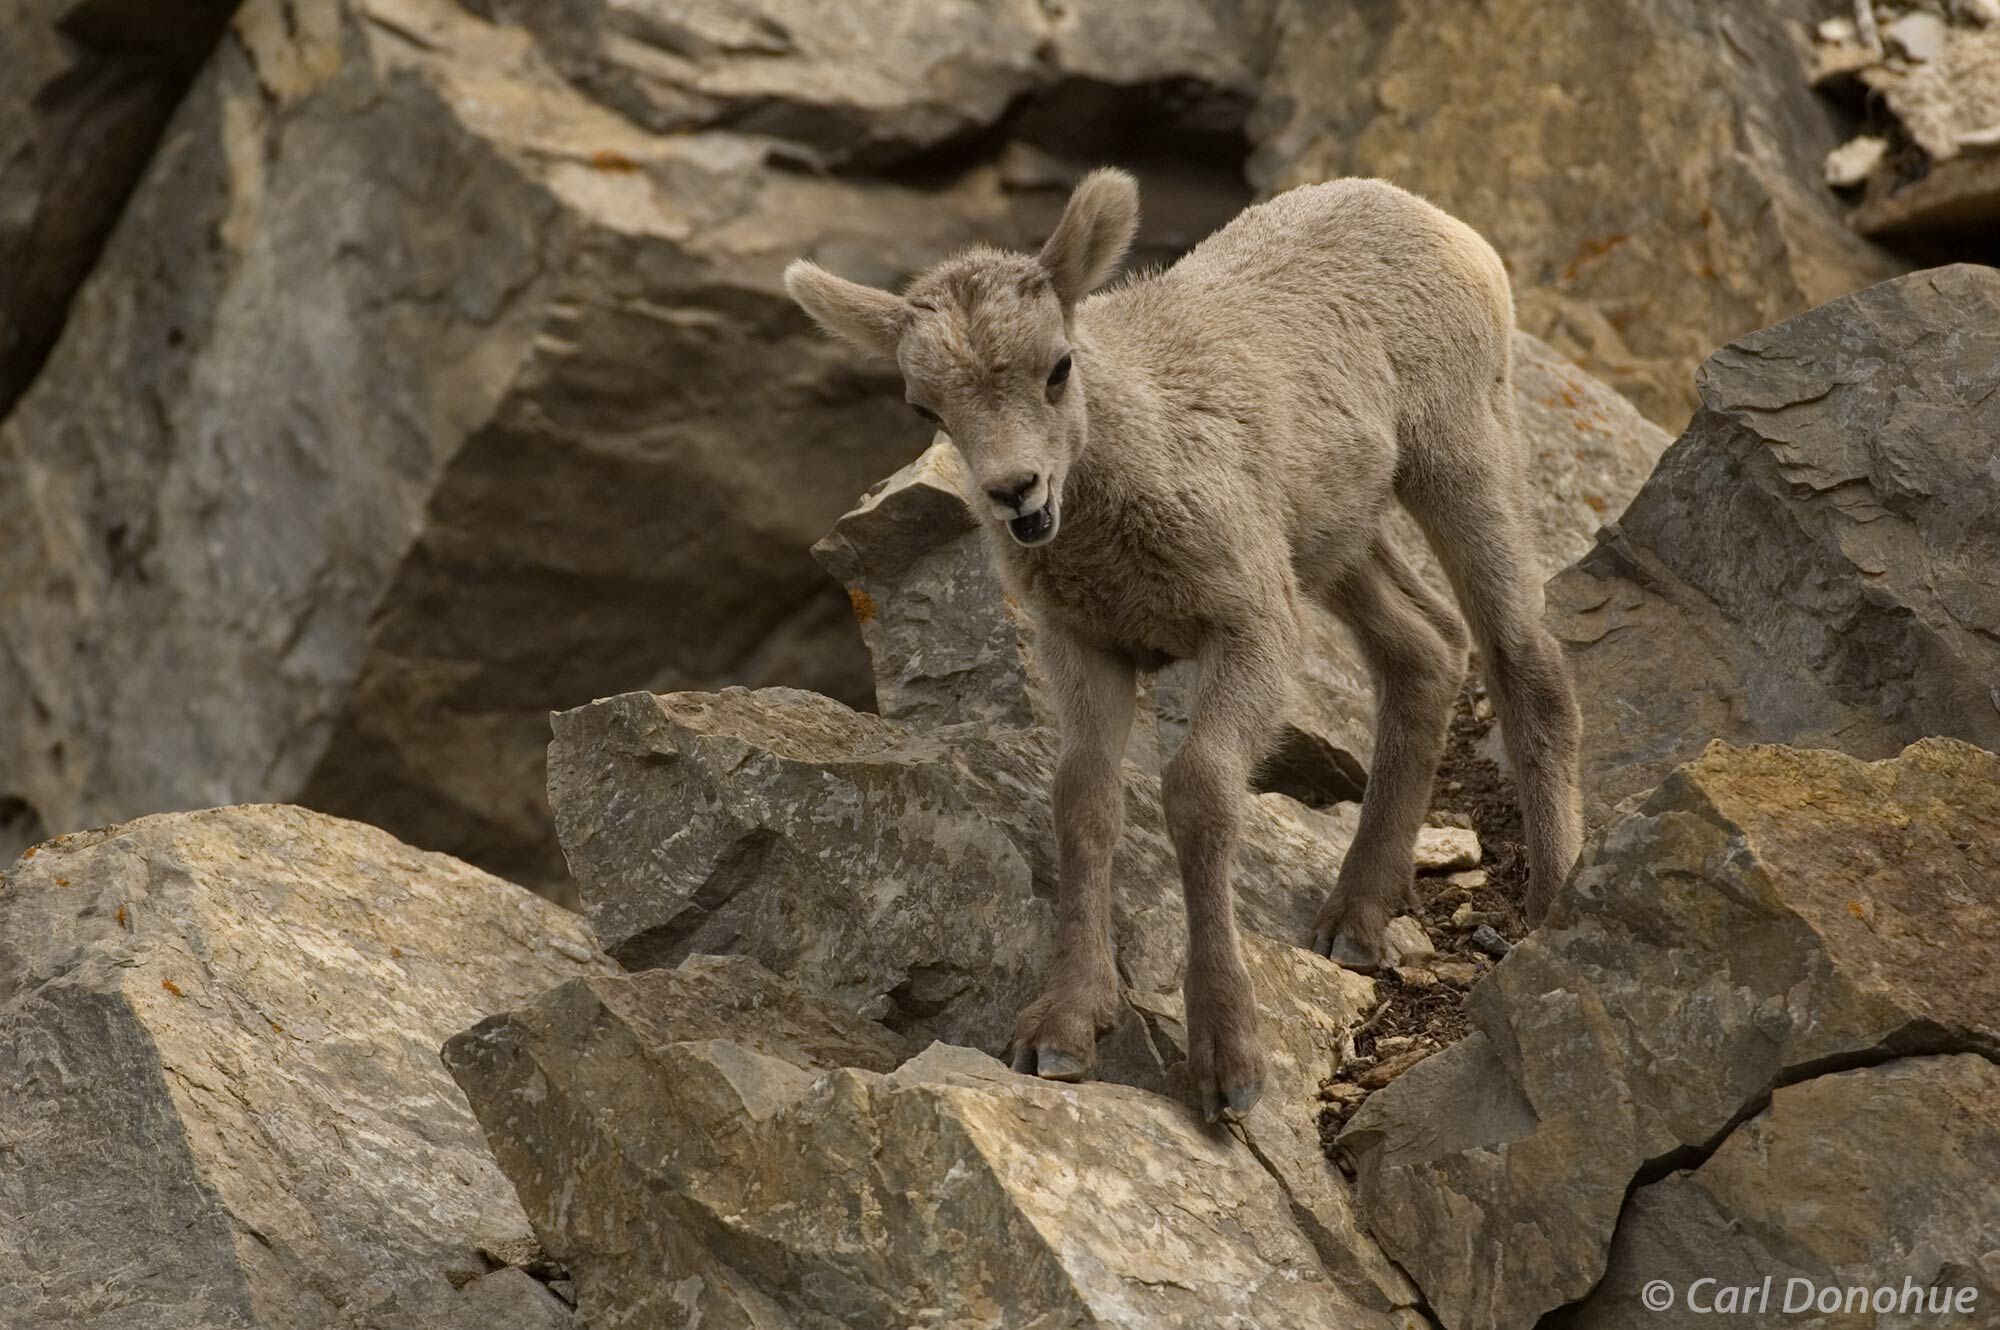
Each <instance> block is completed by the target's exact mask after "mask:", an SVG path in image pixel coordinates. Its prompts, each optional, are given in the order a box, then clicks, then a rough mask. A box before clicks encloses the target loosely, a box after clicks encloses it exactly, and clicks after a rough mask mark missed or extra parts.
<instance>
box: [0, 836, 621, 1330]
mask: <svg viewBox="0 0 2000 1330" xmlns="http://www.w3.org/2000/svg"><path fill="white" fill-rule="evenodd" d="M611 969H612V967H611V966H610V964H609V963H608V962H607V961H606V960H604V959H603V958H602V957H601V956H599V955H597V953H596V950H595V947H594V945H593V944H592V939H591V937H590V934H589V932H588V931H587V930H586V929H585V928H584V927H583V925H582V923H581V921H579V920H578V919H576V917H575V916H574V915H571V914H568V913H566V912H565V911H562V910H560V909H557V908H556V907H554V906H552V905H550V904H549V903H547V902H545V901H542V900H538V899H536V898H535V897H534V896H532V895H530V894H529V893H527V892H525V891H522V890H521V889H519V888H517V887H515V886H512V885H511V884H509V883H505V882H501V881H499V880H498V879H496V878H492V877H488V876H487V875H486V874H484V873H481V872H478V871H477V870H474V869H472V868H470V867H468V866H466V865H464V864H461V863H458V862H456V861H454V860H450V859H446V858H444V857H443V856H440V855H430V854H425V853H422V852H421V851H417V850H413V849H411V848H409V847H408V846H405V845H402V844H401V843H399V842H397V841H396V840H394V839H393V838H391V837H390V836H388V835H386V834H385V833H383V832H380V831H377V830H375V829H374V828H371V827H363V826H358V825H355V824H353V823H347V822H341V821H337V820H335V819H332V818H327V817H323V816H320V815H318V814H313V813H307V812H305V811H303V810H300V809H295V808H280V807H246V808H230V809H219V810H215V811H213V812H204V813H187V814H169V815H163V816H159V817H152V818H146V819H144V820H142V821H139V822H135V823H132V824H130V825H128V826H123V827H114V828H109V829H105V830H100V831H92V832H86V833H84V834H81V835H76V836H66V837H60V838H58V839H56V840H54V841H51V842H49V843H47V844H45V845H43V846H40V847H39V848H37V849H35V850H33V851H31V852H30V853H29V854H28V855H27V856H25V857H24V858H22V860H21V861H20V862H19V863H18V864H16V865H15V867H14V868H13V870H12V871H10V872H9V873H7V874H6V875H5V877H4V878H0V1140H4V1141H5V1142H6V1144H7V1153H8V1164H7V1167H6V1169H5V1170H0V1296H4V1298H5V1299H6V1305H7V1306H8V1308H9V1309H10V1311H9V1315H10V1316H12V1317H15V1318H18V1319H19V1321H20V1323H22V1324H35V1325H61V1326H74V1327H79V1330H84V1328H95V1327H102V1328H103V1330H111V1328H112V1327H129V1326H137V1325H144V1326H147V1327H149V1330H150V1328H152V1327H158V1328H159V1330H207V1328H208V1327H214V1326H244V1327H250V1326H256V1327H272V1328H273V1330H277V1328H279V1327H282V1328H283V1330H295V1328H297V1330H303V1328H304V1327H308V1326H313V1327H318V1326H325V1327H343V1328H346V1327H353V1328H354V1330H360V1328H361V1327H368V1328H369V1330H393V1328H395V1327H410V1328H411V1330H415V1328H416V1327H425V1328H426V1330H428V1327H432V1326H436V1325H438V1324H440V1323H444V1324H454V1323H455V1322H454V1321H453V1320H452V1318H453V1317H454V1316H456V1315H458V1314H459V1312H460V1310H461V1309H462V1300H461V1294H460V1293H459V1291H458V1290H459V1286H461V1285H466V1284H468V1283H471V1282H472V1281H475V1280H477V1281H478V1283H479V1284H480V1285H484V1284H485V1283H486V1281H484V1280H480V1279H479V1276H481V1275H485V1274H487V1273H488V1271H489V1270H491V1269H492V1267H493V1264H494V1259H493V1258H492V1257H490V1256H489V1255H488V1253H491V1252H520V1253H526V1252H529V1251H532V1250H533V1244H532V1234H531V1232H530V1230H529V1228H528V1225H527V1220H526V1218H525V1216H524V1215H523V1214H522V1212H521V1208H520V1205H519V1203H518V1202H517V1201H516V1200H515V1197H514V1195H513V1192H512V1190H511V1189H510V1188H509V1187H508V1185H507V1183H506V1181H505V1179H503V1178H502V1176H501V1175H500V1172H499V1170H498V1169H497V1168H496V1167H495V1165H494V1162H493V1160H492V1158H491V1157H490V1156H489V1155H488V1153H487V1151H486V1149H485V1146H484V1145H483V1143H482V1142H481V1140H480V1136H479V1131H478V1128H477V1125H476V1124H475V1123H474V1121H473V1119H472V1117H471V1115H470V1113H468V1112H467V1109H466V1105H465V1101H464V1099H463V1097H462V1096H461V1095H460V1093H459V1092H458V1090H457V1088H456V1087H455V1086H454V1085H453V1084H452V1082H451V1079H450V1078H449V1077H448V1076H447V1075H446V1074H445V1072H444V1069H443V1068H442V1067H440V1066H439V1065H438V1061H437V1057H436V1051H435V1050H436V1047H437V1045H438V1043H440V1042H441V1041H442V1040H443V1039H444V1038H445V1037H446V1036H447V1035H449V1034H451V1033H453V1032H455V1031H457V1030H461V1029H463V1028H464V1027H465V1026H466V1025H467V1024H468V1023H469V1022H471V1021H473V1020H476V1019H478V1017H479V1016H480V1015H481V1014H482V1013H484V1012H487V1011H490V1010H492V1009H494V1008H495V1007H504V1006H510V1005H513V1004H517V1003H520V1002H524V1001H526V1000H527V999H528V998H529V997H530V996H532V995H534V994H536V993H539V992H540V991H542V990H543V989H545V988H547V987H548V986H549V985H551V984H555V983H559V982H562V981H564V980H566V979H570V978H573V977H575V976H577V975H582V974H602V973H608V972H610V971H611ZM515 1293H516V1294H520V1295H525V1290H521V1289H520V1288H519V1287H518V1285H516V1286H515ZM477 1296H478V1299H479V1300H480V1301H479V1303H478V1305H492V1302H493V1300H499V1301H501V1302H502V1303H503V1304H504V1303H507V1302H511V1303H512V1305H514V1306H516V1307H520V1306H533V1303H532V1301H531V1300H529V1301H524V1298H523V1297H520V1296H514V1295H509V1294H507V1286H506V1284H505V1283H504V1282H503V1283H501V1284H498V1285H496V1286H494V1287H490V1288H484V1289H482V1290H481V1291H480V1292H479V1293H478V1295H477ZM515 1323H519V1324H533V1322H532V1321H531V1320H528V1319H526V1318H525V1317H523V1318H522V1319H521V1320H519V1321H517V1322H515Z"/></svg>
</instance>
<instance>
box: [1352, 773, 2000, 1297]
mask: <svg viewBox="0 0 2000 1330" xmlns="http://www.w3.org/2000/svg"><path fill="white" fill-rule="evenodd" d="M1996 864H2000V757H1996V756H1995V755H1994V754H1992V753H1989V752H1986V751H1984V750H1982V749H1978V748H1974V747H1972V746H1971V745H1969V744H1964V743H1960V742H1957V741H1954V740H1949V739H1928V740H1925V741H1923V742H1921V743H1918V744H1916V745H1913V746H1912V747H1910V748H1909V749H1907V750H1906V751H1905V752H1904V753H1903V754H1902V755H1901V756H1899V757H1897V758H1895V759H1893V760H1886V761H1881V762H1875V763H1864V762H1861V761H1858V760H1856V759H1854V758H1851V757H1847V756H1845V755H1842V754H1839V753H1833V752H1826V751H1818V750H1791V749H1785V748H1778V747H1755V748H1744V749H1734V748H1730V747H1728V746H1726V745H1723V744H1720V743H1718V744H1714V745H1711V746H1710V747H1709V749H1708V750H1707V751H1706V752H1705V753H1704V754H1703V755H1702V756H1701V758H1700V759H1699V760H1698V761H1696V762H1694V763H1693V764H1691V765H1689V766H1686V767H1684V768H1682V769H1680V770H1678V771H1676V772H1675V773H1674V774H1672V775H1671V776H1669V777H1668V778H1667V779H1666V781H1665V782H1663V783H1662V784H1661V785H1660V787H1659V788H1658V789H1657V790H1655V791H1654V792H1653V793H1652V794H1651V795H1650V796H1648V797H1647V798H1646V799H1645V801H1644V802H1643V803H1642V804H1640V806H1639V807H1638V809H1637V810H1636V811H1635V812H1633V813H1632V814H1631V815H1630V816H1629V817H1627V818H1626V819H1625V820H1623V821H1621V822H1620V823H1618V824H1617V825H1615V826H1614V827H1612V828H1611V829H1610V830H1609V831H1607V832H1606V833H1604V834H1603V836H1602V837H1601V838H1600V839H1599V840H1598V841H1597V842H1596V843H1595V844H1594V845H1593V846H1591V847H1590V848H1588V849H1587V850H1586V852H1585V855H1584V858H1583V861H1582V863H1581V864H1580V865H1579V867H1578V870H1577V875H1576V877H1575V878H1574V879H1573V880H1572V885H1571V889H1570V890H1569V891H1568V892H1566V893H1564V894H1563V895H1562V896H1561V897H1560V898H1559V899H1558V900H1557V903H1556V905H1555V907H1554V910H1553V911H1552V913H1551V916H1550V918H1549V921H1548V923H1547V924H1546V925H1544V926H1543V927H1542V928H1541V929H1539V930H1537V931H1536V932H1535V933H1533V934H1531V935H1530V936H1529V937H1528V938H1526V939H1525V940H1523V941H1522V942H1520V943H1519V944H1517V945H1516V946H1515V947H1514V948H1513V950H1512V951H1511V952H1510V953H1509V955H1508V956H1507V958H1506V959H1505V960H1504V961H1502V962H1501V963H1500V964H1498V965H1497V966H1495V967H1494V968H1493V970H1492V972H1491V973H1490V975H1488V977H1487V978H1486V979H1485V980H1484V981H1482V982H1481V983H1479V984H1478V985H1477V986H1475V987H1474V989H1473V990H1472V993H1471V995H1470V999H1469V1001H1470V1003H1471V1007H1472V1015H1473V1018H1474V1020H1475V1022H1476V1023H1477V1025H1478V1033H1476V1034H1474V1035H1473V1036H1471V1037H1469V1038H1467V1039H1465V1040H1464V1041H1463V1042H1461V1043H1459V1044H1457V1045H1455V1046H1453V1047H1452V1048H1449V1049H1446V1050H1445V1051H1444V1052H1442V1053H1440V1054H1438V1055H1437V1056H1435V1057H1432V1058H1430V1059H1427V1060H1426V1061H1424V1062H1422V1063H1420V1064H1419V1065H1418V1066H1416V1067H1415V1068H1413V1069H1412V1070H1410V1071H1409V1072H1408V1073H1406V1074H1405V1075H1403V1076H1402V1077H1401V1078H1400V1079H1398V1080H1397V1081H1396V1082H1395V1083H1394V1084H1393V1085H1391V1086H1390V1087H1389V1088H1388V1089H1386V1090H1384V1091H1382V1092H1381V1093H1379V1094H1377V1095H1375V1096H1374V1097H1372V1098H1371V1099H1369V1101H1368V1102H1367V1103H1366V1104H1365V1105H1364V1106H1363V1107H1362V1109H1361V1111H1360V1112H1359V1113H1357V1114H1356V1115H1355V1117H1354V1119H1353V1121H1352V1122H1351V1123H1350V1124H1349V1126H1348V1127H1347V1130H1346V1131H1345V1132H1344V1133H1343V1134H1342V1136H1341V1137H1340V1144H1341V1146H1342V1147H1343V1148H1344V1149H1345V1150H1346V1151H1348V1152H1349V1153H1350V1155H1351V1156H1352V1158H1353V1159H1354V1161H1355V1163H1356V1166H1357V1172H1358V1186H1359V1194H1360V1197H1361V1201H1362V1210H1363V1214H1364V1217H1365V1218H1366V1221H1367V1223H1368V1226H1369V1229H1370V1231H1371V1232H1373V1233H1374V1234H1375V1236H1376V1237H1378V1238H1380V1239H1381V1241H1382V1244H1383V1246H1384V1248H1385V1249H1386V1250H1387V1251H1388V1253H1389V1254H1390V1256H1391V1257H1393V1258H1394V1259H1395V1260H1396V1261H1397V1263H1398V1264H1399V1265H1400V1266H1402V1268H1403V1269H1404V1270H1406V1271H1408V1272H1409V1274H1410V1277H1411V1278H1412V1279H1413V1280H1414V1281H1415V1282H1416V1283H1417V1285H1418V1287H1420V1288H1421V1289H1422V1290H1423V1292H1424V1294H1425V1297H1426V1299H1427V1301H1428V1302H1429V1304H1430V1306H1431V1308H1432V1310H1433V1311H1434V1312H1435V1314H1436V1315H1437V1317H1438V1319H1439V1321H1440V1322H1441V1323H1442V1324H1443V1325H1444V1326H1445V1327H1447V1330H1466V1328H1467V1327H1527V1326H1531V1325H1533V1324H1535V1322H1536V1320H1537V1318H1538V1317H1540V1316H1541V1315H1542V1314H1543V1313H1545V1312H1547V1311H1549V1310H1551V1309H1553V1308H1555V1307H1558V1306H1561V1305H1563V1304H1564V1303H1566V1302H1569V1301H1571V1300H1573V1299H1576V1298H1579V1297H1581V1296H1582V1295H1584V1294H1585V1293H1587V1292H1588V1291H1589V1290H1590V1288H1591V1287H1592V1286H1593V1285H1594V1284H1595V1283H1596V1281H1597V1278H1598V1276H1599V1274H1600V1273H1601V1272H1602V1271H1603V1269H1604V1262H1605V1254H1606V1252H1607V1250H1608V1249H1609V1246H1610V1243H1611V1238H1612V1233H1613V1229H1614V1227H1615V1226H1616V1225H1617V1223H1618V1216H1619V1213H1620V1211H1621V1208H1622V1207H1623V1204H1624V1199H1625V1195H1626V1191H1627V1188H1628V1187H1629V1186H1630V1185H1631V1184H1632V1182H1633V1180H1634V1179H1635V1178H1640V1177H1642V1176H1643V1175H1645V1174H1647V1173H1648V1172H1649V1171H1652V1170H1658V1169H1661V1168H1664V1167H1666V1166H1669V1165H1671V1164H1672V1163H1673V1162H1674V1161H1675V1160H1677V1159H1680V1158H1683V1157H1684V1156H1685V1155H1686V1154H1687V1153H1688V1152H1700V1151H1706V1150H1708V1149H1710V1148H1712V1147H1713V1146H1714V1145H1715V1143H1716V1142H1718V1141H1719V1140H1721V1139H1722V1138H1723V1137H1724V1136H1725V1135H1727V1134H1728V1133H1729V1131H1730V1130H1731V1129H1732V1128H1733V1127H1735V1126H1736V1124H1738V1123H1739V1122H1741V1121H1742V1120H1743V1119H1744V1118H1746V1117H1748V1116H1749V1115H1751V1114H1753V1113H1755V1112H1757V1111H1758V1110H1760V1109H1761V1108H1762V1107H1763V1106H1764V1105H1765V1103H1766V1101H1767V1099H1768V1097H1769V1095H1770V1094H1771V1091H1772V1089H1773V1087H1774V1086H1778V1085H1783V1084H1786V1083H1788V1082H1791V1081H1796V1080H1799V1079H1801V1078H1803V1077H1807V1076H1811V1075H1814V1074H1817V1073H1818V1072H1820V1071H1823V1070H1827V1069H1833V1068H1839V1067H1842V1066H1853V1065H1856V1064H1858V1063H1865V1062H1869V1061H1881V1060H1884V1059H1887V1058H1891V1057H1896V1056H1902V1055H1909V1054H1921V1053H1941V1052H1948V1051H1967V1052H1978V1053H1982V1054H1984V1055H1985V1056H1987V1057H1989V1058H1991V1057H1993V1056H1994V1055H1995V1054H1996V1053H2000V963H1996V962H2000V956H1996V955H1995V954H1994V952H1995V948H1996V947H1997V946H2000V874H1996V873H1995V871H1994V866H1995V865H1996ZM1857 1222H1859V1221H1858V1220H1857ZM1649 1277H1650V1276H1649Z"/></svg>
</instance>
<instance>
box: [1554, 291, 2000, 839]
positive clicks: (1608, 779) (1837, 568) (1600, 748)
mask: <svg viewBox="0 0 2000 1330" xmlns="http://www.w3.org/2000/svg"><path fill="white" fill-rule="evenodd" d="M1701 391H1702V398H1703V402H1704V406H1703V408H1702V411H1701V413H1700V414H1699V415H1697V416H1696V418H1695V420H1694V422H1693V423H1692V424H1691V425H1689V427H1688V430H1687V433H1686V434H1684V435H1682V437H1681V438H1680V440H1679V441H1678V442H1676V443H1675V445H1674V446H1673V448H1672V449H1670V450H1669V451H1668V453H1667V454H1666V456H1665V457H1663V458H1662V459H1661V461H1660V464H1659V467H1658V469H1657V470H1656V471H1655V472H1654V473H1653V476H1652V478H1651V479H1650V480H1648V481H1647V482H1646V484H1645V487H1644V488H1643V489H1641V490H1640V492H1639V495H1638V497H1637V498H1635V499H1634V500H1633V501H1632V505H1631V507H1630V508H1629V509H1627V510H1626V512H1625V515H1624V516H1623V517H1622V518H1620V519H1619V521H1618V523H1617V524H1616V526H1615V527H1614V528H1612V529H1610V530H1609V531H1607V533H1606V535H1605V536H1604V537H1603V538H1602V540H1601V541H1600V543H1599V544H1598V545H1597V547H1596V548H1594V549H1593V550H1591V551H1590V553H1589V554H1587V555H1585V556H1584V558H1583V559H1582V560H1581V561H1579V562H1578V564H1577V565H1576V566H1575V567H1574V568H1572V569H1570V570H1568V571H1566V572H1564V573H1563V574H1561V575H1560V576H1558V577H1557V578H1555V579H1554V580H1553V581H1552V582H1551V583H1550V584H1549V587H1548V602H1549V615H1548V622H1549V626H1550V628H1551V629H1552V630H1553V631H1554V632H1555V634H1556V636H1557V637H1558V638H1560V639H1561V640H1562V641H1563V642H1564V643H1565V645H1566V646H1567V647H1568V650H1569V653H1570V666H1571V671H1572V674H1573V675H1574V677H1575V680H1576V687H1577V695H1578V700H1579V702H1580V703H1581V705H1582V707H1583V714H1584V725H1583V735H1584V740H1583V742H1584V752H1583V772H1584V779H1583V791H1584V808H1585V816H1586V818H1587V820H1589V821H1590V822H1592V823H1593V824H1598V823H1601V822H1602V821H1603V820H1604V819H1605V818H1606V817H1607V816H1608V814H1609V812H1610V810H1611V809H1612V808H1613V807H1614V806H1615V805H1616V804H1617V803H1618V801H1620V800H1621V799H1624V798H1626V797H1627V796H1630V795H1633V794H1636V793H1639V792H1641V791H1644V790H1646V789H1649V788H1651V787H1652V786H1653V785H1654V784H1656V783H1657V782H1658V781H1659V780H1660V778H1661V777H1662V776H1664V775H1665V774H1666V772H1667V771H1668V770H1669V769H1670V768H1671V767H1673V766H1674V765H1675V764H1676V763H1679V762H1682V761H1686V760H1687V759H1689V758H1691V757H1692V756H1694V754H1695V752H1696V751H1697V750H1698V749H1699V747H1700V745H1701V744H1703V743H1704V742H1705V741H1706V740H1707V739H1708V738H1710V737H1719V738H1723V739H1727V740H1729V741H1731V742H1734V743H1747V742H1776V743H1789V744H1799V745H1808V746H1826V747H1833V748H1839V749H1841V750H1843V751H1846V752H1850V753H1854V754H1856V755H1857V756H1861V757H1871V758H1872V757H1887V756H1890V755H1892V754H1894V753H1895V752H1897V751H1898V750H1899V749H1901V748H1902V746H1903V745H1905V744H1907V743H1910V742H1912V741H1913V740H1915V739H1918V738H1920V737H1922V736H1924V735H1928V734H1943V735H1953V736H1956V737H1958V738H1961V739H1966V740H1969V741H1971V742H1973V743H1978V744H1982V745H1984V746H1986V747H1988V748H1996V749H2000V693H1996V692H1995V690H1994V681H1995V680H1996V679H2000V590H1996V585H2000V584H1996V582H1995V580H1994V577H1993V569H1994V568H1995V567H2000V502H1996V496H2000V476H1996V475H1995V474H1994V471H1993V467H1992V461H1993V440H1994V439H1996V438H2000V273H1996V272H1995V271H1994V270H1992V269H1990V268H1980V267H1972V266H1959V267H1951V268H1940V269H1936V270H1934V271H1930V272H1924V273H1917V274H1914V275H1912V276H1909V277H1906V278H1902V279H1900V280H1898V281H1896V282H1892V283H1886V284H1884V285H1881V286H1877V287H1873V288H1870V289H1869V290H1866V291H1862V292H1858V293H1856V294H1854V295H1852V296H1848V297H1846V298H1844V299H1841V300H1837V301H1834V302H1832V303H1831V304H1829V305H1826V306H1824V307H1823V308H1821V309H1817V310H1814V311H1812V312H1811V313H1808V314H1803V315H1800V316H1799V317H1798V318H1795V319H1791V320H1788V321H1786V322H1784V323H1781V324H1779V325H1778V326H1776V327H1774V328H1769V329H1766V330H1765V331H1763V332H1760V333H1756V334H1754V335H1752V336H1749V337H1745V338H1742V339H1740V340H1739V341H1737V342H1735V343H1733V344H1731V345H1730V346H1727V347H1724V348H1723V349H1722V350H1721V351H1718V352H1717V353H1716V354H1715V355H1714V356H1713V357H1712V358H1711V359H1710V361H1709V363H1708V364H1707V365H1706V366H1705V367H1704V368H1703V371H1702V376H1701ZM1719 495H1726V496H1728V502H1726V503H1724V502H1719V501H1718V498H1717V496H1719Z"/></svg>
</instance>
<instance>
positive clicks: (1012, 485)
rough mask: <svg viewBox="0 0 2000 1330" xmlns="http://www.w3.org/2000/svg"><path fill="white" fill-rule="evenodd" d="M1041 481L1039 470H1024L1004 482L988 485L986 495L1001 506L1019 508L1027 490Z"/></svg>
mask: <svg viewBox="0 0 2000 1330" xmlns="http://www.w3.org/2000/svg"><path fill="white" fill-rule="evenodd" d="M1041 481H1042V477H1041V473H1040V472H1038V471H1026V472H1023V473H1022V474H1021V475H1019V476H1017V477H1015V478H1014V479H1013V480H1011V481H1009V482H1007V483H1005V484H1000V485H991V486H988V487H987V490H986V497H987V498H989V499H991V500H993V502H995V503H997V504H1000V505H1001V506H1002V507H1006V508H1014V509H1019V508H1020V506H1021V504H1022V503H1023V502H1025V501H1026V500H1027V497H1028V494H1029V492H1030V491H1032V490H1033V489H1034V488H1035V486H1037V485H1039V484H1040V483H1041Z"/></svg>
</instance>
